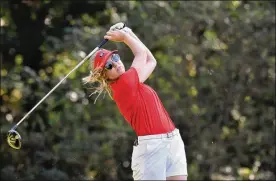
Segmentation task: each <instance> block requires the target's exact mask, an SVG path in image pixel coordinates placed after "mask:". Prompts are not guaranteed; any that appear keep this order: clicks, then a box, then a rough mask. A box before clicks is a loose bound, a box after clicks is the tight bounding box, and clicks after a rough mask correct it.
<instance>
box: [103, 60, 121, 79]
mask: <svg viewBox="0 0 276 181" xmlns="http://www.w3.org/2000/svg"><path fill="white" fill-rule="evenodd" d="M114 60H115V59H113V60H112V58H109V59H108V60H107V62H106V76H107V78H108V79H110V80H115V79H117V78H119V77H120V75H122V74H123V73H124V72H125V66H124V64H123V62H122V61H121V60H120V59H119V60H118V59H117V60H115V61H114Z"/></svg>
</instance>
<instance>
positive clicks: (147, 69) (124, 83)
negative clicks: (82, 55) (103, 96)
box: [84, 27, 188, 180]
mask: <svg viewBox="0 0 276 181" xmlns="http://www.w3.org/2000/svg"><path fill="white" fill-rule="evenodd" d="M104 38H105V39H108V40H111V41H114V42H123V43H125V44H126V45H127V46H128V47H129V48H130V49H131V51H132V53H133V54H134V60H133V62H132V65H131V67H130V68H129V69H128V70H127V71H125V67H124V64H123V62H122V61H121V60H120V57H119V55H118V53H117V50H115V51H109V50H105V49H100V50H99V51H97V52H96V54H95V56H94V57H93V58H92V69H91V74H90V75H89V76H88V77H86V78H85V79H84V80H85V81H86V82H99V83H100V84H99V85H100V86H99V87H97V88H96V91H95V92H94V93H99V94H100V93H102V92H103V91H104V90H105V91H107V92H108V93H109V95H110V96H111V98H113V100H114V101H115V102H116V104H117V106H118V109H119V111H120V113H121V114H122V115H123V116H124V118H125V119H126V120H127V122H128V123H129V124H130V125H131V127H132V129H133V130H134V131H135V133H136V134H137V136H138V138H137V140H136V141H135V144H134V146H133V153H132V162H131V168H132V171H133V178H134V180H166V179H167V180H187V176H188V173H187V162H186V154H185V148H184V143H183V140H182V138H181V136H180V134H179V130H178V129H177V128H176V127H175V125H174V123H173V122H172V120H171V119H170V116H169V115H168V113H167V111H166V110H165V108H164V106H163V104H162V103H161V101H160V99H159V97H158V95H157V94H156V92H155V91H154V90H153V89H152V88H151V87H150V86H148V85H146V84H144V83H143V82H144V81H145V80H147V78H148V77H149V76H150V74H151V73H152V72H153V70H154V68H155V66H156V60H155V58H154V56H153V55H152V53H151V52H150V51H149V50H148V48H147V47H146V46H145V45H144V44H143V43H142V42H141V41H140V40H139V39H138V37H137V36H136V35H135V34H134V33H133V32H132V30H131V29H129V28H127V27H125V28H123V29H121V30H112V29H111V30H109V31H108V32H107V33H106V35H105V36H104Z"/></svg>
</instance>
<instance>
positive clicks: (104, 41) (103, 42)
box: [98, 23, 126, 48]
mask: <svg viewBox="0 0 276 181" xmlns="http://www.w3.org/2000/svg"><path fill="white" fill-rule="evenodd" d="M124 27H126V24H125V23H123V27H122V28H120V29H123V28H124ZM106 42H108V39H104V40H103V41H102V42H101V43H100V44H99V45H98V48H101V47H102V46H103V45H104V44H105V43H106Z"/></svg>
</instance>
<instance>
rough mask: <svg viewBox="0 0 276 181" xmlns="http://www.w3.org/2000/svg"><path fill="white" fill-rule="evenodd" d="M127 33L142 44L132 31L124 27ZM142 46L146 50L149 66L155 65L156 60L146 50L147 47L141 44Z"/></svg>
mask: <svg viewBox="0 0 276 181" xmlns="http://www.w3.org/2000/svg"><path fill="white" fill-rule="evenodd" d="M125 28H126V30H127V32H128V33H129V34H130V35H131V36H132V37H134V38H135V39H136V40H138V41H139V42H141V43H142V44H143V42H142V41H141V40H140V39H139V38H138V37H137V36H136V35H135V34H134V33H133V31H132V30H131V29H130V28H128V27H125ZM143 46H144V47H145V48H146V50H147V63H149V64H154V65H156V59H155V58H154V56H153V55H152V53H151V51H150V50H149V49H148V47H147V46H146V45H145V44H143Z"/></svg>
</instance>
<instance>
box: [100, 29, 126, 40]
mask: <svg viewBox="0 0 276 181" xmlns="http://www.w3.org/2000/svg"><path fill="white" fill-rule="evenodd" d="M126 36H127V32H125V31H123V30H115V31H111V30H110V31H108V32H107V33H106V35H105V36H104V38H105V39H108V40H111V41H114V42H124V40H125V38H126Z"/></svg>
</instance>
